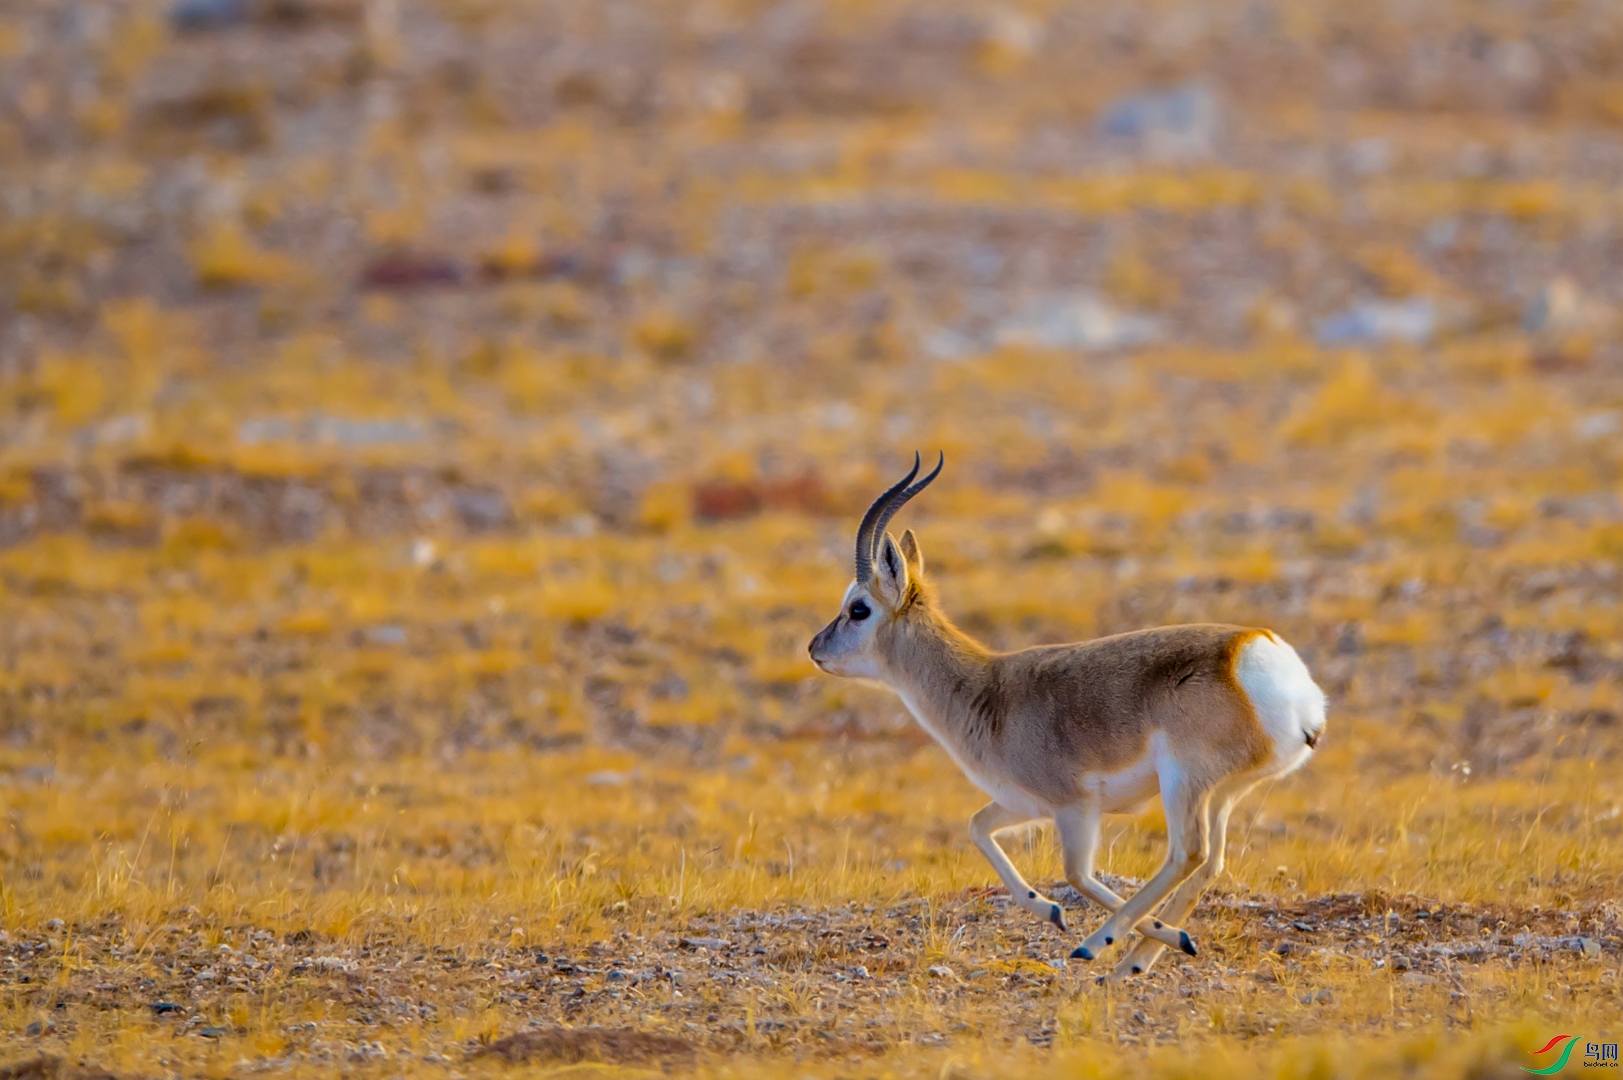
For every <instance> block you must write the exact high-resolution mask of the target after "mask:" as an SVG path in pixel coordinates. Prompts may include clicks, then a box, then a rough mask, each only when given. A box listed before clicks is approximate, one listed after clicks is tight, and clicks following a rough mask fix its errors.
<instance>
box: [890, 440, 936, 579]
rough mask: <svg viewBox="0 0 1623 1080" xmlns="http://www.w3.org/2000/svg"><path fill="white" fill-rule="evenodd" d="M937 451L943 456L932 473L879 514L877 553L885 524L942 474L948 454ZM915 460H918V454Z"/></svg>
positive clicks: (909, 488) (897, 497)
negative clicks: (908, 501)
mask: <svg viewBox="0 0 1623 1080" xmlns="http://www.w3.org/2000/svg"><path fill="white" fill-rule="evenodd" d="M937 453H939V454H941V457H940V458H939V459H938V460H937V461H936V463H935V468H934V469H931V470H930V475H928V476H926V477H925V478H924V479H923V480H920V481H919V482H918V483H916V484H913V485H911V486H910V487H908V489H907V490H906V491H903V492H902V493H901V494H900V495H898V496H896V498H895V499H894V500H892V501H891V502H890V503H888V504H887V505H886V506H885V510H884V512H883V513H881V514H880V515H879V520H878V521H876V522H874V527H873V545H874V554H875V555H877V554H879V538H880V537H882V536H884V535H885V526H886V525H889V524H890V519H891V518H893V517H895V516H896V512H897V511H898V510H900V509H901V508H902V507H904V506H906V505H907V500H909V499H911V498H912V497H913V496H915V495H917V494H918V493H919V492H921V491H923V490H924V489H925V488H927V487H929V486H930V481H932V480H934V479H935V478H936V477H938V476H940V475H941V467H942V466H943V465H945V464H946V463H947V455H946V453H945V452H943V451H937ZM914 460H915V461H916V460H917V456H916V455H915V457H914ZM915 471H916V469H915Z"/></svg>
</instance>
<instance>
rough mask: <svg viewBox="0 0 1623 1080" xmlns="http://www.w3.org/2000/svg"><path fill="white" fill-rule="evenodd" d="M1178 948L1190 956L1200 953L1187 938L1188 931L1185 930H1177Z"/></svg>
mask: <svg viewBox="0 0 1623 1080" xmlns="http://www.w3.org/2000/svg"><path fill="white" fill-rule="evenodd" d="M1178 948H1180V949H1182V950H1183V951H1184V952H1186V953H1188V954H1189V955H1190V956H1199V955H1200V954H1199V953H1197V952H1196V951H1195V943H1194V942H1193V941H1191V940H1190V939H1189V931H1187V930H1179V931H1178Z"/></svg>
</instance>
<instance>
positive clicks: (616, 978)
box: [603, 968, 629, 982]
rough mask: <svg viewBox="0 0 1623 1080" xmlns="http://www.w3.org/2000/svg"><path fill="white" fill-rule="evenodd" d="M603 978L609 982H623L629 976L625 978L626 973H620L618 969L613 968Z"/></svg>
mask: <svg viewBox="0 0 1623 1080" xmlns="http://www.w3.org/2000/svg"><path fill="white" fill-rule="evenodd" d="M603 978H604V979H606V980H608V981H609V982H625V981H626V979H627V978H629V976H627V975H626V973H625V972H624V971H621V970H620V969H619V968H613V969H612V970H610V971H609V973H608V974H607V975H605V976H603Z"/></svg>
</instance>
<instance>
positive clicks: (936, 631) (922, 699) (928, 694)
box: [885, 586, 1003, 752]
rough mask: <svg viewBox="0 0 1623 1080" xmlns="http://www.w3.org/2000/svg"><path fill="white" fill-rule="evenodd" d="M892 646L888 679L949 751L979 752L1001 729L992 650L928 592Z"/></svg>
mask: <svg viewBox="0 0 1623 1080" xmlns="http://www.w3.org/2000/svg"><path fill="white" fill-rule="evenodd" d="M915 587H917V586H915ZM888 645H889V648H888V649H887V650H886V653H887V656H886V665H885V666H886V680H885V681H886V682H887V683H889V684H890V686H891V688H892V689H893V690H895V691H896V692H897V693H898V694H900V695H901V697H902V700H903V701H905V702H906V703H907V705H908V708H909V709H911V710H912V712H913V714H914V716H915V717H916V718H917V719H918V721H919V723H921V724H923V725H924V727H925V728H926V729H928V730H929V732H930V733H931V734H932V735H934V736H935V737H936V738H938V739H940V740H942V741H943V742H945V743H946V744H947V748H948V749H949V750H953V751H958V750H966V751H971V752H973V751H974V750H975V749H977V747H978V744H980V743H982V742H983V741H984V740H985V739H986V738H987V737H988V736H991V735H994V734H996V733H997V732H998V731H1000V730H1001V728H1002V723H1003V699H1002V695H1001V693H1000V692H999V688H998V685H997V680H996V678H995V674H994V672H993V670H992V652H991V650H989V649H987V648H986V646H984V645H982V644H981V643H980V642H978V641H976V640H975V639H974V638H972V637H970V636H969V635H968V634H966V633H964V632H963V631H962V630H960V629H958V628H957V627H956V626H954V625H953V624H952V622H951V620H949V619H948V618H947V617H946V615H944V614H943V613H942V612H941V610H940V609H939V608H938V607H936V605H935V601H934V598H933V597H931V596H930V595H929V593H928V592H925V591H923V590H922V589H921V590H920V593H919V595H918V596H917V597H916V598H915V599H914V600H913V602H912V604H911V606H910V607H909V609H908V610H907V611H906V612H904V613H903V615H902V616H901V617H900V618H899V619H898V620H897V621H896V623H895V624H894V625H893V626H892V627H891V630H890V641H889V642H888Z"/></svg>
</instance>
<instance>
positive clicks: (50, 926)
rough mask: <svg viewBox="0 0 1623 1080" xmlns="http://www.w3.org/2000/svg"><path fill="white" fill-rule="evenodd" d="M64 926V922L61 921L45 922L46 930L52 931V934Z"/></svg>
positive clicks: (49, 920) (50, 920)
mask: <svg viewBox="0 0 1623 1080" xmlns="http://www.w3.org/2000/svg"><path fill="white" fill-rule="evenodd" d="M62 926H63V922H62V920H61V919H47V920H45V929H47V930H49V931H51V932H52V933H55V932H56V931H58V930H60V929H62Z"/></svg>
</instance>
